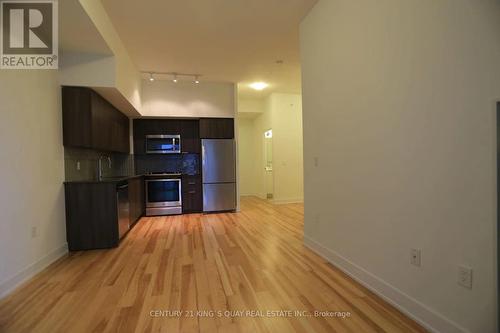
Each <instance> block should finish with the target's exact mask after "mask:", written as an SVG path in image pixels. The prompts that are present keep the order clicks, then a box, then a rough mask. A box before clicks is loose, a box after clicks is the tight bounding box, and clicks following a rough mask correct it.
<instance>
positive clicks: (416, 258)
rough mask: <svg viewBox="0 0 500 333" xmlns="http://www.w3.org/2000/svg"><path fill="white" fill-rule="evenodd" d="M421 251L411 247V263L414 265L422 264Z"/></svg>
mask: <svg viewBox="0 0 500 333" xmlns="http://www.w3.org/2000/svg"><path fill="white" fill-rule="evenodd" d="M420 256H421V251H420V250H419V249H411V251H410V263H411V264H412V265H414V266H417V267H420V265H421V263H422V262H421V257H420Z"/></svg>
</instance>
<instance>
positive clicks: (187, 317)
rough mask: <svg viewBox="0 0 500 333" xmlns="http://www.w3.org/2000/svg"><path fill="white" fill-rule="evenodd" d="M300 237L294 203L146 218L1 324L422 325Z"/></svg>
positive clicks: (116, 328) (253, 202)
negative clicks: (320, 313)
mask: <svg viewBox="0 0 500 333" xmlns="http://www.w3.org/2000/svg"><path fill="white" fill-rule="evenodd" d="M302 237H303V206H302V205H300V204H289V205H271V204H269V203H267V202H266V201H264V200H260V199H257V198H254V197H246V198H244V199H243V200H242V211H241V213H237V214H213V215H200V214H194V215H183V216H171V217H155V218H143V219H142V220H140V221H139V222H138V224H137V225H136V227H135V228H134V229H133V230H132V231H131V232H130V233H129V234H128V235H127V237H126V238H125V239H124V241H123V242H122V244H121V245H120V247H119V248H117V249H112V250H102V251H101V250H99V251H87V252H79V253H74V254H71V255H69V256H67V257H65V258H62V259H61V260H59V261H57V262H55V263H54V264H52V265H51V266H50V267H49V268H48V269H46V270H44V271H43V272H42V273H41V274H39V275H37V276H36V277H35V278H33V279H32V280H31V281H29V282H28V283H26V284H25V285H24V286H22V287H21V288H19V289H18V290H17V291H15V292H14V293H13V294H11V295H10V296H9V297H8V298H6V299H4V300H2V301H1V302H0V332H2V333H3V332H15V333H22V332H30V333H31V332H43V333H45V332H50V333H52V332H73V333H74V332H77V333H78V332H252V333H253V332H356V333H359V332H425V331H424V330H423V329H422V328H421V327H419V326H418V325H417V324H415V323H414V322H413V321H411V320H410V319H408V318H406V317H405V316H404V315H402V314H401V313H400V312H398V311H397V310H396V309H394V308H393V307H391V306H390V305H388V304H387V303H385V302H384V301H382V300H381V299H380V298H378V297H377V296H375V295H373V294H372V293H370V292H369V291H368V290H366V289H365V288H363V287H362V286H360V285H359V284H357V283H356V282H354V281H353V280H351V279H350V278H349V277H347V276H346V275H345V274H343V273H342V272H340V271H339V270H338V269H336V268H335V267H333V266H331V265H330V264H328V263H327V262H326V261H325V260H323V259H322V258H320V257H319V256H317V255H316V254H314V253H313V252H312V251H310V250H309V249H307V248H306V247H305V246H304V245H303V242H302ZM168 310H170V311H172V313H168V312H167V311H168ZM240 310H242V311H246V310H250V311H254V312H251V313H246V312H243V313H241V312H235V311H240ZM277 310H290V311H301V312H298V313H295V312H293V313H292V314H290V313H288V312H283V313H279V312H273V311H277ZM316 310H319V311H331V312H332V313H330V316H324V315H323V316H314V311H316ZM174 311H182V312H181V313H180V317H177V316H178V315H179V312H177V313H176V312H174ZM196 311H199V312H196ZM257 311H261V312H257ZM267 311H271V312H270V313H268V312H267ZM333 311H337V312H339V313H333ZM342 312H343V313H344V314H346V313H347V312H349V313H350V317H344V318H342V317H340V315H342ZM332 315H334V316H332ZM335 316H336V317H335Z"/></svg>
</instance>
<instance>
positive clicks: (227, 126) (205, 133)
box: [200, 118, 234, 139]
mask: <svg viewBox="0 0 500 333" xmlns="http://www.w3.org/2000/svg"><path fill="white" fill-rule="evenodd" d="M200 138H201V139H233V138H234V119H232V118H202V119H200Z"/></svg>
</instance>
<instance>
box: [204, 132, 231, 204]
mask: <svg viewBox="0 0 500 333" xmlns="http://www.w3.org/2000/svg"><path fill="white" fill-rule="evenodd" d="M201 154H202V158H201V159H202V169H203V170H202V171H203V211H204V212H219V211H230V210H235V209H236V152H235V143H234V140H233V139H203V140H201Z"/></svg>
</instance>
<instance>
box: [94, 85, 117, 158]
mask: <svg viewBox="0 0 500 333" xmlns="http://www.w3.org/2000/svg"><path fill="white" fill-rule="evenodd" d="M91 108H92V147H93V148H94V149H98V150H104V151H112V150H113V148H112V144H111V140H112V139H111V138H112V136H113V134H112V131H113V129H112V128H111V123H112V116H113V115H112V113H111V112H110V109H109V108H108V107H107V105H106V103H105V101H104V99H103V98H101V96H99V95H97V94H96V93H92V101H91Z"/></svg>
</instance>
